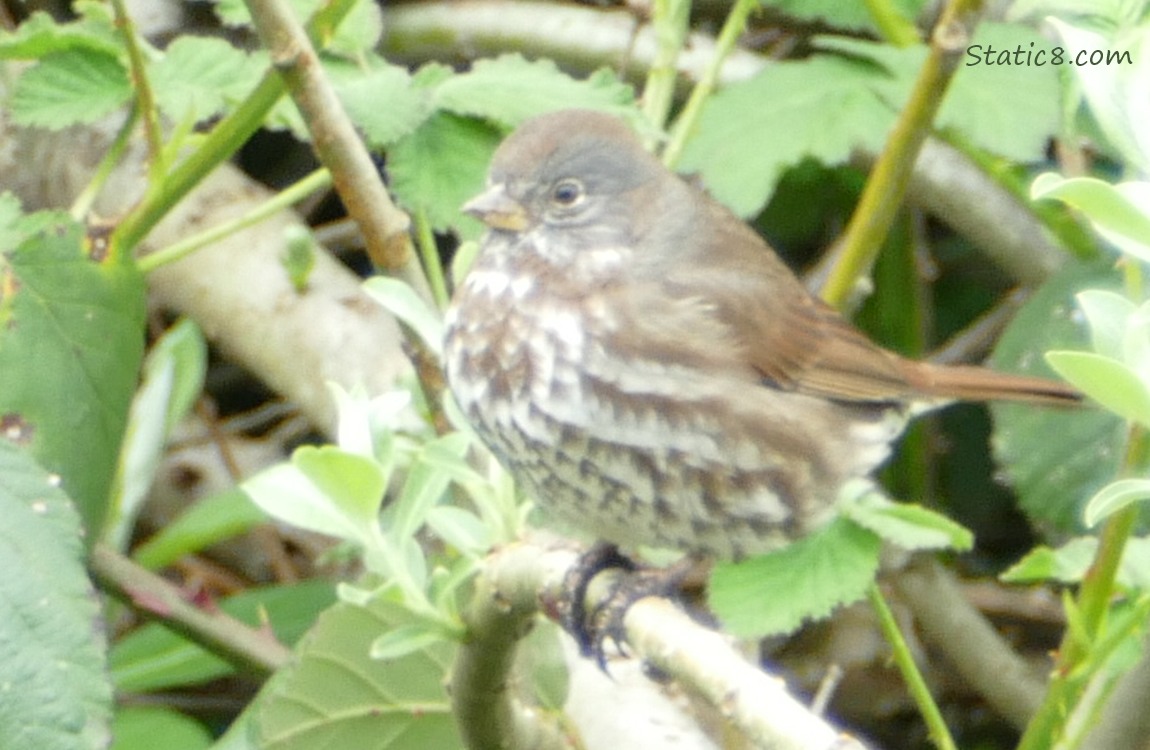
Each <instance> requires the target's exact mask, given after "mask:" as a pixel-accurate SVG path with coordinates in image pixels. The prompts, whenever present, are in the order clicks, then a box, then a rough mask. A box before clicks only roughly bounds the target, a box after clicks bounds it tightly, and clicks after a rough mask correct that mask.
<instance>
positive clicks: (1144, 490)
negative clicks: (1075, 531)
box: [1083, 479, 1150, 527]
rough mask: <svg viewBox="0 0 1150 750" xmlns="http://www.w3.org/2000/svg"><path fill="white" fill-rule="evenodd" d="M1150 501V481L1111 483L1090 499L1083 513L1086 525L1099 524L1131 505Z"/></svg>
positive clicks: (1129, 480) (1121, 480)
mask: <svg viewBox="0 0 1150 750" xmlns="http://www.w3.org/2000/svg"><path fill="white" fill-rule="evenodd" d="M1143 500H1150V479H1119V480H1117V481H1114V482H1111V483H1110V484H1108V485H1106V486H1105V487H1103V488H1102V489H1101V490H1099V491H1098V492H1097V494H1095V495H1094V497H1092V498H1090V502H1088V503H1087V504H1086V511H1085V512H1084V513H1083V517H1084V518H1085V521H1086V525H1087V526H1090V527H1093V526H1097V525H1098V522H1099V521H1101V520H1103V519H1104V518H1107V517H1109V516H1111V515H1113V514H1114V513H1116V512H1118V511H1120V510H1122V509H1123V508H1125V507H1126V506H1127V505H1130V504H1131V503H1137V502H1142V501H1143Z"/></svg>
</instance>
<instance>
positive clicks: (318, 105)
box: [248, 0, 447, 431]
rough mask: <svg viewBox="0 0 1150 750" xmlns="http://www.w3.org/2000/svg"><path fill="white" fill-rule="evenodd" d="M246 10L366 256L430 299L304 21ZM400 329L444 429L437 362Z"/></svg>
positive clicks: (401, 218) (258, 4)
mask: <svg viewBox="0 0 1150 750" xmlns="http://www.w3.org/2000/svg"><path fill="white" fill-rule="evenodd" d="M248 8H249V10H250V12H251V16H252V23H253V25H254V26H255V28H256V31H257V32H258V34H259V36H260V39H261V41H262V42H263V44H264V46H265V47H266V48H267V50H268V53H269V54H270V55H271V59H272V64H273V65H274V66H275V68H276V69H277V70H278V71H279V73H280V75H281V76H282V77H283V81H284V83H285V85H286V86H287V89H288V91H289V93H290V94H291V96H292V99H293V100H294V101H295V104H296V106H297V107H299V110H300V113H301V114H302V115H303V119H304V122H305V123H306V124H307V127H308V131H309V132H310V133H311V136H312V147H313V148H314V149H315V152H316V155H317V156H318V157H319V159H320V161H321V162H322V163H323V165H324V166H325V167H327V169H328V171H329V172H331V176H332V182H333V183H334V184H335V189H336V192H337V193H339V197H340V199H341V200H342V201H343V204H344V206H345V207H346V208H347V212H348V215H349V216H351V218H352V219H354V220H355V222H356V224H357V225H359V229H360V232H361V233H362V235H363V238H364V242H365V244H366V248H367V254H368V256H369V257H370V258H371V260H372V262H373V263H375V264H376V265H377V266H378V267H380V268H382V269H383V270H384V271H386V272H388V273H390V274H392V275H394V276H396V277H398V278H400V279H402V280H403V281H404V282H406V283H407V284H408V285H410V286H411V287H412V288H413V289H414V290H415V291H416V293H417V294H419V295H420V296H421V297H423V298H424V299H425V300H427V301H428V303H430V304H434V300H433V298H432V294H431V289H430V287H429V286H428V283H427V277H426V276H425V275H424V273H423V269H422V268H421V267H420V265H419V261H418V259H417V258H416V255H415V250H414V247H413V244H412V240H411V234H410V231H409V230H410V228H411V219H410V218H409V217H408V216H407V214H406V213H404V212H403V211H401V210H400V209H399V208H398V207H397V206H396V205H395V204H394V203H392V201H391V196H389V195H388V193H387V189H386V188H385V187H384V185H383V180H382V179H381V178H380V176H379V171H378V170H377V169H376V167H375V164H374V163H373V162H372V160H371V157H370V156H369V155H368V153H367V150H366V149H365V148H364V146H363V143H362V142H361V141H360V139H359V136H358V135H357V134H356V131H355V127H354V126H353V125H352V122H351V119H350V118H349V117H348V115H347V113H346V112H345V111H344V109H343V105H342V104H341V103H340V101H339V97H337V96H336V93H335V90H334V89H333V88H332V86H331V83H330V82H329V81H328V79H327V76H326V75H325V73H324V71H323V67H322V66H321V65H320V62H319V58H318V56H317V55H316V52H315V49H314V48H313V47H312V45H311V42H310V41H309V40H308V36H307V33H306V32H305V31H304V28H303V26H301V25H300V23H299V22H298V21H297V20H296V18H295V16H294V15H293V14H292V11H291V9H290V8H289V7H288V4H287V3H286V2H281V1H280V0H248ZM401 325H402V324H401ZM402 327H403V328H404V333H405V334H406V339H407V343H408V351H409V354H410V356H411V357H412V359H413V362H414V364H415V371H416V375H417V376H418V378H419V381H420V384H421V386H422V389H423V395H424V398H425V399H426V402H427V405H428V407H429V409H430V411H431V413H432V417H433V419H434V421H435V423H436V426H437V428H439V429H440V431H444V430H446V429H447V420H446V418H445V417H444V416H443V404H442V398H443V395H442V394H443V382H442V378H441V377H439V373H440V367H439V363H438V362H437V361H436V360H435V356H434V354H432V352H431V351H430V350H429V349H428V348H427V346H426V345H425V344H424V343H423V342H422V341H421V340H420V339H419V336H417V335H414V334H413V333H412V332H411V331H409V330H407V328H406V326H402Z"/></svg>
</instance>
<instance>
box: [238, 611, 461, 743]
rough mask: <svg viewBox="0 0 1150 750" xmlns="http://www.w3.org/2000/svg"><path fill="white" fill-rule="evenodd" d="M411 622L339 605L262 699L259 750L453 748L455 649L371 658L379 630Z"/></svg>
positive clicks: (439, 645)
mask: <svg viewBox="0 0 1150 750" xmlns="http://www.w3.org/2000/svg"><path fill="white" fill-rule="evenodd" d="M411 622H412V617H411V615H410V614H408V613H407V612H405V611H404V610H403V609H402V608H400V607H399V606H398V605H395V604H392V603H389V602H386V601H382V600H378V599H377V600H374V601H372V603H371V604H370V605H368V606H367V607H360V606H357V605H353V604H345V603H340V604H336V605H335V606H333V607H331V608H329V609H328V610H327V611H325V612H324V613H323V614H322V615H320V617H319V620H318V621H317V623H316V626H315V627H314V628H313V629H312V631H311V633H309V634H308V637H307V638H306V639H304V641H303V642H302V643H301V644H300V646H299V648H298V650H297V660H296V662H295V663H294V665H293V666H291V667H289V668H288V669H286V670H284V671H283V672H281V673H280V674H278V675H277V676H276V678H275V680H274V681H273V683H272V684H271V686H270V688H269V689H268V690H267V691H265V694H263V695H261V697H260V701H259V706H258V713H257V719H256V725H257V734H258V739H257V744H258V746H259V747H260V748H261V750H313V749H314V748H317V747H328V748H341V747H346V748H352V747H363V744H364V741H365V740H364V738H367V737H370V738H372V740H371V742H372V744H373V746H378V747H386V748H387V750H427V749H428V748H436V750H455V749H456V748H462V747H463V745H462V742H461V740H460V738H459V735H458V730H457V729H456V727H455V720H454V718H453V717H452V715H451V703H450V700H449V699H448V697H447V693H446V691H445V689H444V686H443V682H444V677H445V675H446V674H447V670H448V669H449V668H450V665H451V663H452V659H453V656H454V651H455V646H454V645H453V644H451V643H449V642H446V641H442V640H441V641H438V642H436V643H434V644H431V645H429V646H428V647H426V648H423V649H420V650H418V651H415V652H412V653H409V654H408V655H406V656H403V657H401V658H398V659H391V660H388V661H375V660H372V659H369V658H368V651H369V649H370V648H371V644H372V643H373V642H374V641H375V640H376V639H377V638H378V637H379V635H380V634H381V633H384V632H387V631H389V630H393V629H395V628H398V627H402V626H404V625H408V624H410V623H411Z"/></svg>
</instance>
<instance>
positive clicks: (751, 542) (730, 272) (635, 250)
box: [445, 110, 1079, 559]
mask: <svg viewBox="0 0 1150 750" xmlns="http://www.w3.org/2000/svg"><path fill="white" fill-rule="evenodd" d="M464 210H465V211H467V212H468V213H471V214H473V215H475V216H477V217H478V218H480V219H481V220H482V221H483V222H484V223H486V224H487V226H488V227H489V229H490V231H488V233H487V235H486V236H485V238H484V239H483V243H482V248H481V251H480V253H479V255H478V258H477V259H476V261H475V264H474V266H473V267H472V269H471V271H470V273H469V274H468V275H467V278H466V279H465V280H464V282H463V283H462V285H461V286H460V288H459V289H458V290H457V292H456V294H455V299H454V301H453V303H452V306H451V308H450V309H449V311H448V314H447V339H446V348H445V360H446V370H447V379H448V383H449V385H450V388H451V391H452V393H453V394H454V396H455V398H456V400H457V401H458V403H459V405H460V407H461V408H462V409H463V412H464V413H465V414H466V415H467V418H468V419H469V421H470V422H471V423H472V425H473V426H474V428H475V429H476V431H477V432H478V434H479V436H480V437H481V438H482V440H483V441H484V442H485V443H486V444H487V446H488V447H489V448H490V449H491V450H492V451H493V452H494V453H495V455H496V456H497V457H498V458H499V459H500V461H502V462H503V464H504V465H505V467H506V468H507V469H508V470H510V471H511V473H512V474H513V475H514V477H515V478H516V480H517V481H519V482H520V483H521V485H522V486H523V487H524V488H525V489H526V490H527V491H528V492H529V493H530V494H531V495H532V496H533V497H534V499H535V500H536V501H537V502H538V503H539V504H540V505H541V506H543V507H544V508H545V509H547V510H548V511H550V512H551V513H552V514H554V515H555V516H556V517H558V518H559V519H562V520H566V521H567V522H569V523H571V524H572V525H574V526H576V527H579V528H582V529H584V530H586V531H589V532H591V533H593V534H595V535H596V536H597V537H599V538H600V539H602V540H604V541H607V542H611V543H614V544H617V545H621V546H632V547H633V546H635V545H651V546H657V547H670V548H676V549H680V550H684V551H688V552H692V553H696V554H703V555H710V556H716V557H719V558H727V559H730V558H739V557H743V556H747V555H751V554H757V553H761V552H764V551H767V550H770V549H773V548H777V547H779V546H781V545H782V544H784V543H785V542H787V541H789V540H792V539H795V538H797V537H799V536H801V535H802V534H804V533H805V532H807V531H808V530H810V529H812V528H814V527H816V526H818V525H819V524H821V523H822V522H824V521H825V520H826V519H827V518H828V516H829V515H830V514H831V513H832V509H833V506H834V502H835V500H836V497H837V494H838V491H839V489H840V488H841V486H842V485H843V484H844V482H846V481H848V480H850V479H853V478H856V477H865V476H866V475H868V474H869V473H870V472H871V471H873V470H874V469H875V468H876V467H877V466H878V465H879V464H880V463H882V462H883V461H884V460H885V458H886V457H887V454H888V453H889V446H890V443H891V441H892V440H893V439H895V438H896V437H897V436H898V435H899V433H900V432H901V431H902V429H903V427H904V425H905V423H906V420H907V418H908V417H909V416H910V414H911V404H912V403H915V402H919V403H921V402H923V401H926V402H932V403H942V402H944V401H946V400H949V399H1018V400H1029V401H1036V402H1052V403H1057V402H1073V401H1076V400H1078V398H1079V395H1078V394H1077V393H1076V392H1075V391H1074V390H1073V389H1071V388H1069V387H1067V386H1064V385H1062V384H1059V383H1055V382H1050V381H1045V380H1041V379H1038V378H1026V377H1020V376H1011V375H1005V374H1000V373H995V372H992V371H990V370H986V369H983V368H979V367H961V366H959V367H944V366H937V365H931V364H928V363H922V362H914V361H910V360H906V359H903V358H901V357H899V356H897V355H896V354H894V353H892V352H889V351H887V350H885V349H882V348H880V347H879V346H877V345H875V344H874V343H872V342H871V341H869V340H868V339H867V338H866V337H864V336H863V335H862V334H861V333H859V332H858V331H857V330H855V329H854V328H852V327H851V326H850V324H848V323H847V322H846V321H845V320H844V319H843V318H841V317H840V316H839V315H838V314H837V313H836V312H835V311H834V310H833V309H831V308H830V307H828V306H827V305H825V304H823V303H822V302H821V301H820V300H819V299H817V298H816V297H814V296H812V295H811V294H810V293H809V292H808V291H807V290H806V288H805V287H804V286H803V285H802V283H801V282H799V280H798V279H797V278H796V277H795V276H794V275H793V274H792V273H791V271H790V270H789V269H788V268H787V267H786V266H785V265H784V264H783V262H782V261H781V260H780V259H779V258H778V257H777V256H776V255H775V253H774V252H773V251H772V250H771V249H770V248H769V247H768V246H767V245H766V243H765V242H763V240H762V239H760V237H759V236H758V235H757V234H756V233H755V232H754V231H752V230H751V229H750V228H748V227H747V226H746V225H744V224H743V223H742V222H741V221H740V220H739V219H738V218H737V217H736V216H735V215H734V214H732V213H731V212H729V211H728V210H727V209H726V208H724V207H723V206H721V205H720V204H719V203H717V202H716V201H714V200H713V199H711V198H710V197H709V196H707V195H706V194H705V193H704V192H702V191H701V190H699V189H698V188H696V187H694V186H692V185H691V184H689V183H687V182H685V181H683V180H682V179H680V178H679V177H678V176H676V175H675V174H673V173H672V172H670V171H668V170H667V169H666V168H664V167H663V166H662V164H660V162H659V161H658V160H656V159H655V158H654V157H653V156H651V155H650V154H648V153H647V152H646V151H644V149H643V147H642V146H641V144H640V142H639V141H638V139H637V138H636V137H635V136H634V135H633V134H632V133H631V131H630V130H629V128H628V127H627V126H626V125H625V124H624V123H623V122H622V121H620V120H618V119H616V118H614V117H612V116H609V115H606V114H603V113H597V112H593V111H584V110H567V111H561V112H555V113H552V114H547V115H543V116H541V117H537V118H534V119H532V120H530V121H528V122H526V123H524V124H523V125H522V126H521V127H520V128H519V129H518V130H517V131H516V132H515V133H513V134H512V135H511V136H510V137H509V138H508V139H507V140H506V141H505V142H504V143H503V144H502V145H501V146H500V148H499V149H498V151H497V152H496V154H495V157H494V160H493V162H492V165H491V170H490V173H489V177H488V187H487V189H486V191H485V192H483V193H482V194H481V195H479V196H478V197H476V198H474V199H473V200H472V201H470V202H469V203H468V204H467V205H466V206H464Z"/></svg>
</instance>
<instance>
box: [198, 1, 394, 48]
mask: <svg viewBox="0 0 1150 750" xmlns="http://www.w3.org/2000/svg"><path fill="white" fill-rule="evenodd" d="M214 4H215V10H216V15H218V16H219V18H220V20H221V21H223V23H224V24H225V25H227V26H250V25H251V23H252V17H251V14H250V13H249V12H248V8H247V3H245V2H243V0H218V1H217V2H216V3H214ZM324 4H325V3H324V0H289V2H288V7H289V8H290V9H291V10H292V11H293V12H294V14H295V17H296V19H297V20H298V21H300V22H301V23H306V22H307V20H308V19H310V18H311V17H312V16H313V15H314V14H315V12H316V11H317V10H319V9H320V7H321V6H322V5H324ZM382 23H383V21H382V17H381V15H380V13H379V8H378V6H377V5H376V3H374V2H372V1H371V0H356V3H355V5H354V6H353V7H352V8H351V9H350V10H349V11H348V13H347V15H346V16H344V19H343V21H342V22H341V23H340V25H339V27H338V28H337V29H336V31H335V33H334V34H330V33H327V34H325V35H324V38H323V40H322V41H323V49H324V50H325V51H332V52H338V53H340V54H345V55H348V56H351V57H357V56H358V55H360V54H361V53H365V52H367V51H368V50H370V49H371V48H373V47H375V45H376V42H377V41H379V36H380V33H381V32H382V30H383V26H382Z"/></svg>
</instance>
